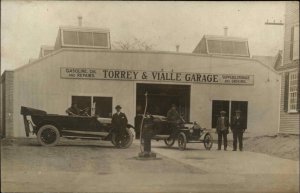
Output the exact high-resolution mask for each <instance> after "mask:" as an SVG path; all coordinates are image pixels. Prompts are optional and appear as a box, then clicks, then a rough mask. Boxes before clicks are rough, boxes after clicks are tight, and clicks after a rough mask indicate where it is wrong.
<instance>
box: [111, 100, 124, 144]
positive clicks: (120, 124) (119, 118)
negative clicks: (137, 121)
mask: <svg viewBox="0 0 300 193" xmlns="http://www.w3.org/2000/svg"><path fill="white" fill-rule="evenodd" d="M121 109H122V107H121V106H120V105H117V106H116V111H117V112H116V113H114V114H113V116H112V120H111V123H112V127H113V129H114V130H115V131H116V144H117V146H118V147H120V145H121V138H122V137H123V136H124V134H125V132H126V126H127V123H128V120H127V117H126V115H125V114H124V113H122V112H121Z"/></svg>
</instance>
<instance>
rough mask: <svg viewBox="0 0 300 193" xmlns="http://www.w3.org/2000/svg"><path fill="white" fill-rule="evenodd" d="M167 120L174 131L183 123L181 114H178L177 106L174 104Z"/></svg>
mask: <svg viewBox="0 0 300 193" xmlns="http://www.w3.org/2000/svg"><path fill="white" fill-rule="evenodd" d="M167 119H168V121H169V122H170V123H171V127H172V129H176V128H177V125H178V123H180V122H181V121H182V119H181V117H180V115H179V113H178V112H177V109H176V105H175V104H172V107H171V109H170V110H169V111H168V113H167Z"/></svg>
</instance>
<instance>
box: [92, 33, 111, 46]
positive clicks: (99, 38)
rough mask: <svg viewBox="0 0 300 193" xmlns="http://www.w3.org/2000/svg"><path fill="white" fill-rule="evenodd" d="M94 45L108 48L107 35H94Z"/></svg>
mask: <svg viewBox="0 0 300 193" xmlns="http://www.w3.org/2000/svg"><path fill="white" fill-rule="evenodd" d="M94 45H95V46H103V47H108V34H107V33H94Z"/></svg>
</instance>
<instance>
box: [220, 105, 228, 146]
mask: <svg viewBox="0 0 300 193" xmlns="http://www.w3.org/2000/svg"><path fill="white" fill-rule="evenodd" d="M225 115H226V111H221V112H220V117H218V120H217V133H218V150H221V146H222V139H223V140H224V150H225V151H226V150H227V134H228V133H229V131H228V129H229V120H228V118H227V117H226V116H225Z"/></svg>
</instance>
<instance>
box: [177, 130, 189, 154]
mask: <svg viewBox="0 0 300 193" xmlns="http://www.w3.org/2000/svg"><path fill="white" fill-rule="evenodd" d="M186 143H187V140H186V136H185V134H184V133H183V132H181V133H179V136H178V148H179V150H181V151H184V150H185V148H186Z"/></svg>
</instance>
